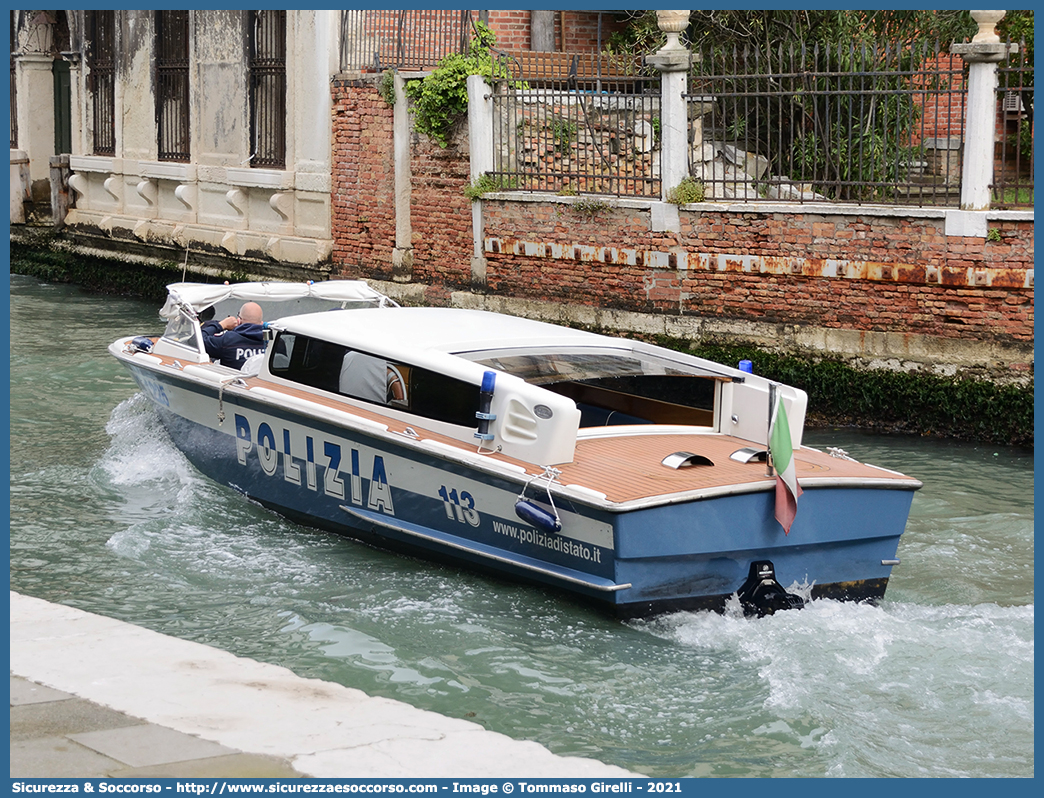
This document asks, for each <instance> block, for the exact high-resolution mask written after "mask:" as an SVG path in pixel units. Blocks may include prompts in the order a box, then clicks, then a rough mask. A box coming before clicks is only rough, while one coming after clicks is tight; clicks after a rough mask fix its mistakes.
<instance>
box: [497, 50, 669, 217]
mask: <svg viewBox="0 0 1044 798" xmlns="http://www.w3.org/2000/svg"><path fill="white" fill-rule="evenodd" d="M496 64H497V66H496V68H495V70H494V71H495V74H496V75H498V76H499V77H497V78H496V79H495V80H494V81H493V83H494V90H493V140H494V150H493V162H494V168H493V172H492V173H491V178H492V179H493V180H494V181H495V184H496V187H500V188H504V189H511V190H520V191H550V192H557V193H559V194H571V195H576V194H586V193H592V194H609V195H615V196H624V195H626V196H637V197H659V196H660V175H659V161H658V156H657V152H656V150H657V148H658V146H659V138H660V78H659V73H658V72H656V71H655V70H651V69H647V68H645V67H643V66H642V64H641V63H640V61H636V60H635V59H634V58H620V57H616V56H609V55H604V54H602V55H598V54H594V53H590V54H568V53H537V52H527V53H516V54H514V55H507V54H500V55H499V56H498V59H497V61H496Z"/></svg>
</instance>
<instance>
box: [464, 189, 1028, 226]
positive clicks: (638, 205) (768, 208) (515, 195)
mask: <svg viewBox="0 0 1044 798" xmlns="http://www.w3.org/2000/svg"><path fill="white" fill-rule="evenodd" d="M482 199H486V200H499V201H502V202H554V203H558V204H561V205H572V204H575V203H576V202H579V201H581V200H583V201H587V202H590V201H592V200H595V201H598V202H604V203H605V204H606V205H607V206H608V207H610V208H626V209H629V210H649V209H651V208H652V206H653V205H658V204H661V201H660V200H657V199H653V198H651V197H648V198H644V199H627V198H625V197H614V196H612V195H611V194H581V195H577V196H573V195H563V194H545V193H540V192H535V191H534V192H529V191H490V192H487V193H486V194H483V195H482ZM678 207H679V208H680V209H681V210H684V211H708V212H710V213H785V214H789V215H795V214H798V213H800V214H806V215H811V216H882V217H898V218H922V219H945V218H946V217H947V215H948V214H951V213H985V214H986V218H987V219H989V220H991V221H1008V222H1032V221H1033V211H1032V210H1028V211H1014V210H988V211H960V210H958V209H957V208H919V207H908V206H905V205H849V204H842V203H833V202H693V203H688V204H686V205H679V206H678Z"/></svg>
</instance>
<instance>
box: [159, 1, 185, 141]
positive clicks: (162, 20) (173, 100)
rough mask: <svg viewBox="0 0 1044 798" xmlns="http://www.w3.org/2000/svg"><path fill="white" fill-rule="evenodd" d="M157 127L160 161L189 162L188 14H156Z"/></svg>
mask: <svg viewBox="0 0 1044 798" xmlns="http://www.w3.org/2000/svg"><path fill="white" fill-rule="evenodd" d="M155 52H156V128H157V130H158V136H159V159H160V160H161V161H187V160H189V154H190V153H189V12H188V11H157V12H156V48H155Z"/></svg>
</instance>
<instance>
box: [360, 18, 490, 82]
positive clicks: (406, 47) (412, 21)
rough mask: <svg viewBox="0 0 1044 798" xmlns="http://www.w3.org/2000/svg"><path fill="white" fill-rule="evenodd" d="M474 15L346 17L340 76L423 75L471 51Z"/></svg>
mask: <svg viewBox="0 0 1044 798" xmlns="http://www.w3.org/2000/svg"><path fill="white" fill-rule="evenodd" d="M471 26H472V12H471V11H451V10H412V11H408V10H400V11H342V12H341V70H342V71H348V70H358V71H362V72H371V71H372V72H381V71H383V70H385V69H400V70H422V69H430V68H432V67H434V66H436V65H437V64H438V63H439V61H441V60H442V59H443V58H444V57H446V56H447V55H449V54H450V53H463V52H466V51H467V49H468V43H469V42H470V41H471V32H472V28H471Z"/></svg>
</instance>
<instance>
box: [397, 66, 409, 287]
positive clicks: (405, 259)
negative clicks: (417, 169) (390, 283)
mask: <svg viewBox="0 0 1044 798" xmlns="http://www.w3.org/2000/svg"><path fill="white" fill-rule="evenodd" d="M394 80H395V83H394V88H395V106H394V109H393V111H392V139H393V145H392V146H393V150H394V156H393V157H394V161H395V249H393V250H392V277H393V279H394V280H396V281H400V282H409V281H410V280H412V279H413V219H412V217H411V215H410V197H411V194H412V192H411V183H412V180H413V171H412V169H411V167H410V112H409V105H408V104H407V101H406V81H405V80H403V78H402V76H401V75H400V74H399V73H398V72H395V77H394Z"/></svg>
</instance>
